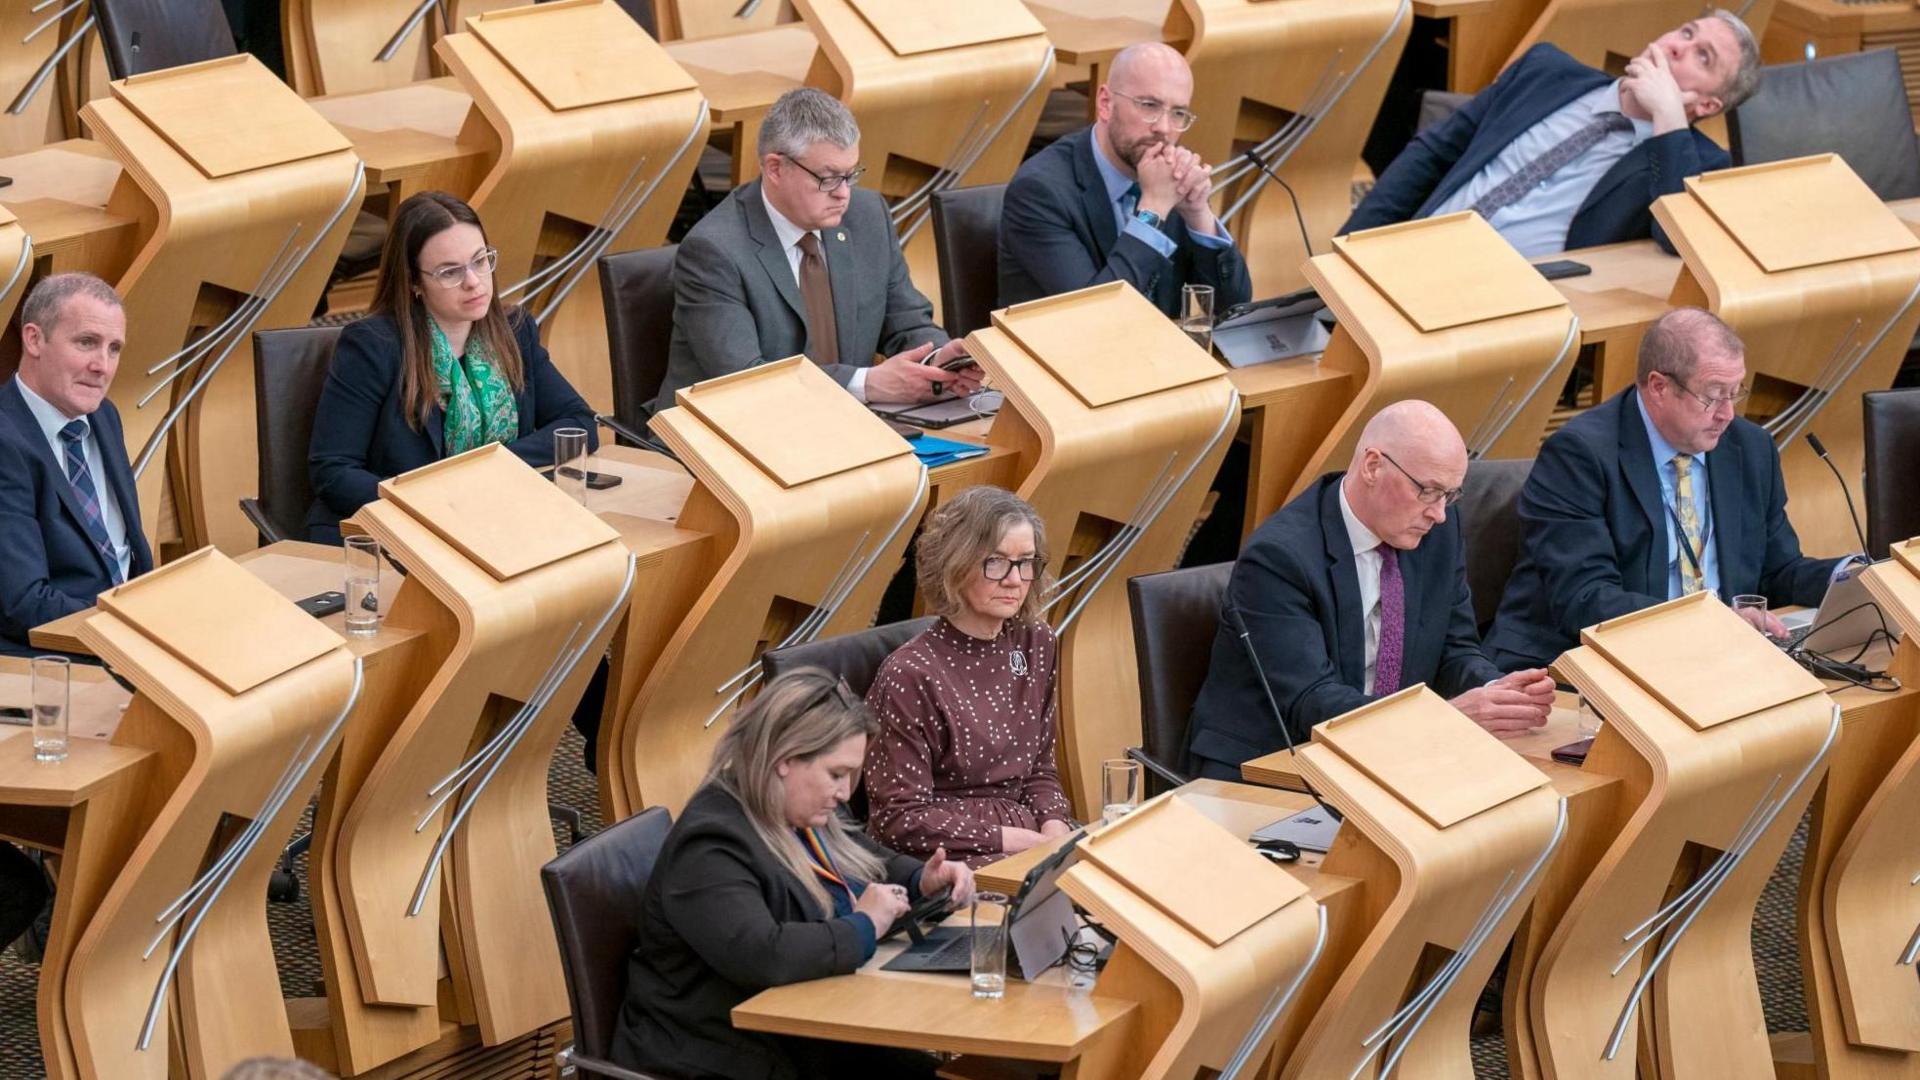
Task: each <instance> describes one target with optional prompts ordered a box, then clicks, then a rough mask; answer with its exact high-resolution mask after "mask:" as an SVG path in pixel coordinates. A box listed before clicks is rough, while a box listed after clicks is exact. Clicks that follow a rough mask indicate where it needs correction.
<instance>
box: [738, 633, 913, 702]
mask: <svg viewBox="0 0 1920 1080" xmlns="http://www.w3.org/2000/svg"><path fill="white" fill-rule="evenodd" d="M933 624H934V617H933V616H931V615H928V616H925V617H923V618H919V619H906V620H904V621H901V622H897V623H887V624H886V625H885V626H876V627H873V628H872V629H868V630H862V631H860V632H859V633H857V634H842V635H841V636H839V637H834V638H827V639H825V640H823V641H810V642H808V643H806V644H805V645H789V646H787V647H786V648H784V649H768V650H767V651H766V652H763V653H761V654H760V676H761V685H763V686H764V685H766V684H767V683H770V682H772V681H773V680H775V679H777V678H779V677H780V676H782V675H785V674H786V673H787V672H789V671H793V670H795V669H796V668H803V667H817V668H825V669H826V670H828V671H831V672H833V673H834V674H835V675H838V676H840V677H841V678H842V679H845V680H846V681H847V686H848V688H849V689H851V690H852V691H853V692H854V693H856V694H859V695H860V696H861V697H866V696H867V690H868V688H870V687H872V686H873V677H874V676H875V675H878V674H879V673H880V665H881V664H882V663H883V662H884V661H885V660H886V659H887V657H889V656H891V655H893V651H894V650H895V649H898V648H899V647H900V646H902V645H905V644H906V643H907V642H909V641H911V640H912V639H913V638H914V637H916V636H917V635H919V633H920V632H921V631H923V630H925V629H926V628H927V627H929V626H932V625H933Z"/></svg>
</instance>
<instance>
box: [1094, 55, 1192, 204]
mask: <svg viewBox="0 0 1920 1080" xmlns="http://www.w3.org/2000/svg"><path fill="white" fill-rule="evenodd" d="M1093 105H1094V109H1093V111H1094V115H1095V116H1096V117H1098V120H1099V122H1098V123H1096V124H1094V126H1093V132H1094V138H1095V139H1097V140H1098V141H1099V144H1100V152H1101V154H1102V155H1104V156H1105V157H1106V159H1107V161H1108V162H1110V163H1112V164H1113V165H1114V166H1116V167H1117V168H1119V169H1120V170H1121V171H1122V172H1124V173H1125V174H1126V175H1128V176H1133V175H1135V173H1136V172H1137V171H1138V169H1139V168H1140V162H1141V160H1142V159H1143V158H1144V157H1145V156H1146V155H1147V154H1149V153H1151V152H1154V151H1155V150H1156V149H1158V148H1160V147H1165V146H1175V145H1178V144H1179V142H1180V133H1181V131H1182V130H1184V127H1183V125H1182V124H1181V123H1179V122H1177V121H1175V120H1174V119H1172V115H1173V114H1174V113H1175V112H1176V111H1177V112H1179V113H1181V114H1183V115H1184V113H1185V111H1186V110H1187V109H1188V108H1190V107H1191V106H1192V105H1193V72H1192V71H1191V70H1190V69H1189V68H1188V67H1187V58H1186V57H1184V56H1181V55H1180V54H1179V53H1178V52H1177V51H1175V50H1173V49H1171V48H1169V47H1167V46H1166V45H1163V44H1161V43H1160V42H1158V41H1149V42H1144V43H1142V44H1139V45H1129V46H1127V47H1126V48H1124V49H1121V50H1120V53H1119V55H1117V56H1115V57H1114V58H1113V67H1112V69H1111V71H1110V72H1109V73H1108V75H1107V81H1106V82H1104V83H1101V84H1100V89H1099V90H1098V91H1097V92H1095V94H1094V99H1093Z"/></svg>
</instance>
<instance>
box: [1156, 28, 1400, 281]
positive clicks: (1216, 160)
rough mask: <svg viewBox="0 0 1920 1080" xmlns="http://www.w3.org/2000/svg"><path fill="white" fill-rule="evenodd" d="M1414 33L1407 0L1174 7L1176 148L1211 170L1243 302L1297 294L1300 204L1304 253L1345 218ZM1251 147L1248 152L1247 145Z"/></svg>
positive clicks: (1170, 31)
mask: <svg viewBox="0 0 1920 1080" xmlns="http://www.w3.org/2000/svg"><path fill="white" fill-rule="evenodd" d="M1412 26H1413V10H1412V3H1411V0H1288V2H1287V3H1284V4H1275V3H1269V2H1266V0H1181V2H1180V3H1177V4H1175V5H1173V9H1172V11H1171V13H1170V14H1169V15H1168V18H1167V26H1166V30H1165V34H1164V37H1165V39H1166V40H1167V41H1172V42H1182V41H1184V42H1187V44H1186V45H1185V48H1184V51H1185V53H1186V57H1187V62H1188V64H1189V65H1191V66H1192V68H1193V105H1192V108H1193V111H1194V112H1195V113H1196V114H1197V115H1198V116H1199V119H1198V120H1196V121H1195V122H1194V126H1193V129H1192V130H1191V131H1189V132H1188V133H1187V134H1186V135H1185V136H1184V137H1183V138H1182V139H1181V144H1182V145H1184V146H1187V147H1190V148H1192V149H1193V150H1194V151H1196V152H1198V153H1199V154H1200V156H1201V158H1202V160H1204V161H1207V162H1209V163H1211V164H1212V165H1213V168H1214V173H1213V190H1214V192H1215V194H1216V196H1217V198H1216V199H1215V206H1216V208H1217V209H1218V211H1219V213H1220V219H1221V221H1222V222H1224V223H1225V224H1226V226H1227V228H1229V229H1230V230H1232V232H1233V233H1234V237H1235V240H1236V241H1237V242H1238V244H1239V245H1240V248H1241V251H1242V252H1243V253H1244V254H1245V255H1246V258H1247V263H1248V269H1249V270H1250V271H1252V273H1253V295H1254V296H1256V297H1262V296H1276V295H1279V294H1280V293H1284V292H1289V291H1292V290H1293V289H1297V288H1299V287H1300V285H1301V284H1302V283H1303V279H1302V278H1301V275H1300V264H1301V263H1302V262H1304V261H1305V260H1306V259H1307V257H1308V256H1309V255H1311V254H1312V253H1313V251H1312V250H1308V248H1306V247H1303V246H1302V239H1301V235H1300V220H1299V218H1298V217H1296V216H1295V214H1294V205H1293V199H1292V197H1291V196H1289V195H1288V194H1287V192H1286V190H1285V189H1283V188H1281V187H1280V185H1278V184H1273V183H1271V182H1270V181H1269V178H1268V176H1267V175H1266V174H1265V173H1263V172H1261V171H1260V170H1259V169H1258V168H1256V167H1255V166H1254V165H1253V163H1252V162H1251V161H1250V160H1248V157H1247V155H1249V154H1251V155H1253V156H1255V157H1258V158H1259V159H1260V161H1262V162H1263V163H1265V164H1266V166H1267V167H1268V168H1270V169H1272V170H1273V171H1274V172H1276V173H1279V174H1280V176H1281V177H1282V178H1284V179H1285V180H1286V181H1287V183H1288V184H1289V185H1290V186H1291V187H1292V188H1293V191H1294V193H1295V194H1296V195H1298V196H1299V198H1300V215H1301V216H1303V217H1305V219H1306V223H1307V233H1308V236H1309V238H1310V241H1311V247H1312V249H1313V250H1318V251H1325V250H1326V247H1327V240H1328V239H1329V238H1330V237H1332V236H1333V234H1334V233H1335V232H1336V231H1338V230H1339V228H1340V226H1341V225H1342V224H1343V223H1344V222H1345V221H1346V220H1347V217H1348V216H1349V215H1350V214H1351V213H1352V212H1353V163H1354V161H1355V160H1357V159H1358V158H1359V157H1360V149H1361V146H1362V145H1363V144H1364V143H1365V142H1366V138H1367V132H1368V131H1370V130H1372V128H1373V117H1374V114H1375V113H1377V112H1378V111H1379V109H1380V101H1381V99H1382V97H1384V96H1385V94H1386V90H1387V80H1388V79H1389V78H1390V77H1391V76H1392V74H1393V69H1394V65H1395V64H1397V63H1398V62H1399V60H1400V52H1401V50H1402V49H1403V48H1405V46H1406V43H1407V35H1408V32H1409V31H1410V30H1411V29H1412ZM1249 144H1251V145H1249Z"/></svg>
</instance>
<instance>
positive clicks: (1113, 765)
mask: <svg viewBox="0 0 1920 1080" xmlns="http://www.w3.org/2000/svg"><path fill="white" fill-rule="evenodd" d="M1100 774H1101V775H1100V779H1101V789H1102V790H1103V791H1104V792H1105V793H1106V797H1105V798H1103V799H1102V800H1101V802H1100V807H1101V810H1100V820H1102V821H1104V822H1105V823H1107V824H1108V825H1111V824H1113V823H1114V822H1116V821H1119V820H1120V819H1121V818H1123V817H1126V816H1127V815H1128V814H1131V813H1133V810H1134V808H1135V807H1137V806H1139V805H1140V763H1139V762H1137V761H1129V760H1127V759H1126V758H1116V759H1114V760H1112V761H1108V762H1104V763H1102V764H1101V766H1100Z"/></svg>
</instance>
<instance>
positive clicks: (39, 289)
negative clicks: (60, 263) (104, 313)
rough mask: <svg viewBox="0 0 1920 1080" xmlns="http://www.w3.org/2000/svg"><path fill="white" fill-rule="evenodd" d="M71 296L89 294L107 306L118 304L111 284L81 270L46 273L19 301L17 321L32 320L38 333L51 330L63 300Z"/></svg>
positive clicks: (63, 305)
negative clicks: (20, 302)
mask: <svg viewBox="0 0 1920 1080" xmlns="http://www.w3.org/2000/svg"><path fill="white" fill-rule="evenodd" d="M75 296H86V297H91V298H93V299H95V300H98V301H100V302H101V303H103V304H106V305H107V306H109V307H116V308H117V307H119V306H121V305H120V294H119V293H117V292H114V291H113V286H111V285H109V284H107V283H106V282H104V281H102V280H100V279H99V278H97V277H95V276H94V275H92V274H89V273H87V272H86V271H84V270H75V271H72V272H71V273H66V274H50V275H48V276H46V277H43V278H41V279H40V281H39V282H38V283H37V284H35V285H34V287H33V291H32V292H29V293H28V294H27V299H26V300H25V301H24V302H23V303H22V304H21V305H20V325H21V326H25V325H27V324H28V323H32V324H33V325H35V326H37V327H39V328H40V332H41V333H42V334H51V333H53V328H54V326H55V325H56V324H58V323H59V321H60V313H61V312H62V311H64V310H66V306H67V301H68V300H70V299H72V298H73V297H75Z"/></svg>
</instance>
